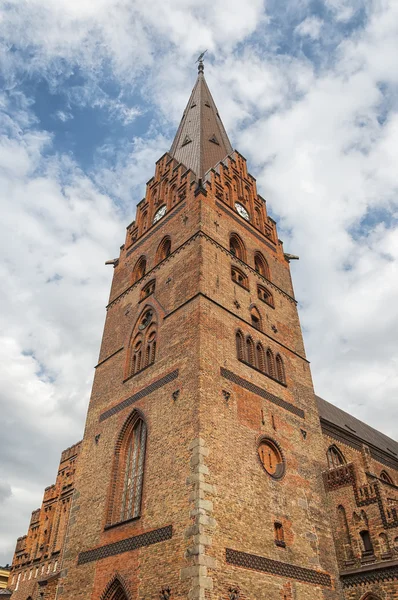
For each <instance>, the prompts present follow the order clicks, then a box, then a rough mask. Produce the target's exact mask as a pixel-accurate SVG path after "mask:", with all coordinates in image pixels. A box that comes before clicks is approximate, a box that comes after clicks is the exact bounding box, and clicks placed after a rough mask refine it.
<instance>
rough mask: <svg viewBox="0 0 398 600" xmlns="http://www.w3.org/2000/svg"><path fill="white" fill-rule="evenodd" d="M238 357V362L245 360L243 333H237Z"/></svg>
mask: <svg viewBox="0 0 398 600" xmlns="http://www.w3.org/2000/svg"><path fill="white" fill-rule="evenodd" d="M236 355H237V357H238V360H245V351H244V341H243V334H242V332H241V331H237V332H236Z"/></svg>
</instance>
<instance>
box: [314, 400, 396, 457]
mask: <svg viewBox="0 0 398 600" xmlns="http://www.w3.org/2000/svg"><path fill="white" fill-rule="evenodd" d="M315 397H316V400H317V403H318V410H319V416H320V418H321V421H327V422H328V423H331V424H332V425H335V426H336V427H338V428H339V429H340V430H343V431H344V432H346V433H347V434H348V436H349V437H351V438H359V439H360V440H361V441H363V442H364V443H365V444H368V445H369V446H373V447H375V448H378V449H380V450H382V451H383V452H384V453H385V454H386V455H388V456H390V457H391V458H392V459H395V460H397V459H398V442H396V441H395V440H393V439H391V438H390V437H388V436H387V435H384V433H381V432H380V431H377V430H376V429H373V427H370V425H367V424H366V423H363V421H360V420H359V419H356V418H355V417H353V416H352V415H350V414H348V413H346V412H345V411H344V410H342V409H341V408H338V407H337V406H334V404H330V402H327V401H326V400H324V399H323V398H320V397H319V396H315Z"/></svg>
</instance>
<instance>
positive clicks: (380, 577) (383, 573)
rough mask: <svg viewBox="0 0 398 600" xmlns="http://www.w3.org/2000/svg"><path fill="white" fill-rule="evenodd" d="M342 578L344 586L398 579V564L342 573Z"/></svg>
mask: <svg viewBox="0 0 398 600" xmlns="http://www.w3.org/2000/svg"><path fill="white" fill-rule="evenodd" d="M340 579H341V582H342V584H343V588H349V587H355V586H357V585H367V584H369V583H381V582H383V581H396V580H397V579H398V564H395V565H391V566H384V567H382V568H373V569H370V570H369V571H363V572H357V573H341V574H340Z"/></svg>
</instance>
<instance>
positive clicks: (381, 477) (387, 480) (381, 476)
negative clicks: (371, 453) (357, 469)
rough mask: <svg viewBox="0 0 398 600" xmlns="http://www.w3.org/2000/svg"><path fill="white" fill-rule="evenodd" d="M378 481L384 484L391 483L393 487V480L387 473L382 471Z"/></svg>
mask: <svg viewBox="0 0 398 600" xmlns="http://www.w3.org/2000/svg"><path fill="white" fill-rule="evenodd" d="M380 479H382V480H383V481H385V482H386V483H391V484H392V485H394V482H393V480H392V479H391V477H390V475H389V474H388V473H387V471H382V472H381V473H380Z"/></svg>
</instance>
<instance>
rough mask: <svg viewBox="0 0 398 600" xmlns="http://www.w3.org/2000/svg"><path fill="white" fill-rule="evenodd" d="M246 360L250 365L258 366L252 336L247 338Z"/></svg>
mask: <svg viewBox="0 0 398 600" xmlns="http://www.w3.org/2000/svg"><path fill="white" fill-rule="evenodd" d="M246 360H247V362H248V363H249V365H253V366H255V365H256V360H255V355H254V342H253V340H252V338H251V337H250V336H247V338H246Z"/></svg>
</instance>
